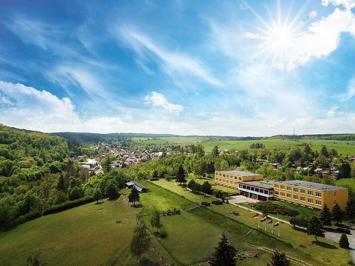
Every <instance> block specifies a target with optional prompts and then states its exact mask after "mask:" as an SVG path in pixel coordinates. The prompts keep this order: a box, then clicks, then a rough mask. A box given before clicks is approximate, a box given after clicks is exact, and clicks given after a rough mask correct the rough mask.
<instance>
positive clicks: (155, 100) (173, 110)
mask: <svg viewBox="0 0 355 266" xmlns="http://www.w3.org/2000/svg"><path fill="white" fill-rule="evenodd" d="M144 100H145V102H146V103H148V104H150V105H152V106H154V107H158V108H162V109H163V110H164V111H165V112H167V113H170V114H180V113H181V112H182V111H183V109H184V108H183V107H182V106H181V105H179V104H173V103H170V102H169V101H168V100H167V99H166V98H165V96H164V95H163V94H161V93H159V92H156V91H152V92H150V93H149V94H148V95H147V96H145V98H144Z"/></svg>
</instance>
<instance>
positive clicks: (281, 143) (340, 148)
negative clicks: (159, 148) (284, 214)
mask: <svg viewBox="0 0 355 266" xmlns="http://www.w3.org/2000/svg"><path fill="white" fill-rule="evenodd" d="M133 140H134V141H137V142H142V143H146V144H148V143H150V144H159V145H168V144H177V145H182V146H184V145H190V144H195V145H196V144H201V145H203V147H204V148H205V150H206V151H207V152H210V151H211V150H212V148H213V147H214V146H216V145H217V146H218V147H219V148H220V150H231V149H235V150H243V149H249V147H250V145H251V144H252V143H263V144H264V145H265V147H266V148H268V149H274V148H278V149H289V148H290V147H295V146H301V145H303V144H304V143H308V144H309V145H310V146H311V147H312V149H314V150H317V151H319V150H320V149H321V148H322V146H323V145H325V146H327V148H328V149H335V150H336V151H337V152H338V153H339V154H343V155H352V154H355V141H340V140H321V139H300V140H290V139H274V138H270V139H257V140H223V139H220V140H215V139H209V138H208V137H160V138H133Z"/></svg>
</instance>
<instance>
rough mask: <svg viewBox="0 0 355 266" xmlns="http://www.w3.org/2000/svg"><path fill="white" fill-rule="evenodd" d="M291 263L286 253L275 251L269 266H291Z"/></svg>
mask: <svg viewBox="0 0 355 266" xmlns="http://www.w3.org/2000/svg"><path fill="white" fill-rule="evenodd" d="M290 265H291V263H290V261H289V259H287V256H286V254H285V253H282V252H278V251H275V252H274V254H273V255H272V260H271V263H270V264H268V266H290Z"/></svg>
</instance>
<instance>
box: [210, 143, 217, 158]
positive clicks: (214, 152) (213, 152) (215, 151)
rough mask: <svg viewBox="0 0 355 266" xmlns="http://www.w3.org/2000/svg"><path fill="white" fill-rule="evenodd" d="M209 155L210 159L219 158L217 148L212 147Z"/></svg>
mask: <svg viewBox="0 0 355 266" xmlns="http://www.w3.org/2000/svg"><path fill="white" fill-rule="evenodd" d="M211 155H212V157H218V156H219V150H218V146H214V147H213V149H212V151H211Z"/></svg>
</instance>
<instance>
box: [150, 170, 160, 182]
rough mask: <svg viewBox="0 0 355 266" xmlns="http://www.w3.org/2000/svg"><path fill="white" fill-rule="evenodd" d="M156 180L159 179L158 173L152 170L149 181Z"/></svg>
mask: <svg viewBox="0 0 355 266" xmlns="http://www.w3.org/2000/svg"><path fill="white" fill-rule="evenodd" d="M158 178H159V175H158V171H157V170H155V169H154V170H153V172H152V176H151V179H152V180H155V179H158Z"/></svg>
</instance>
